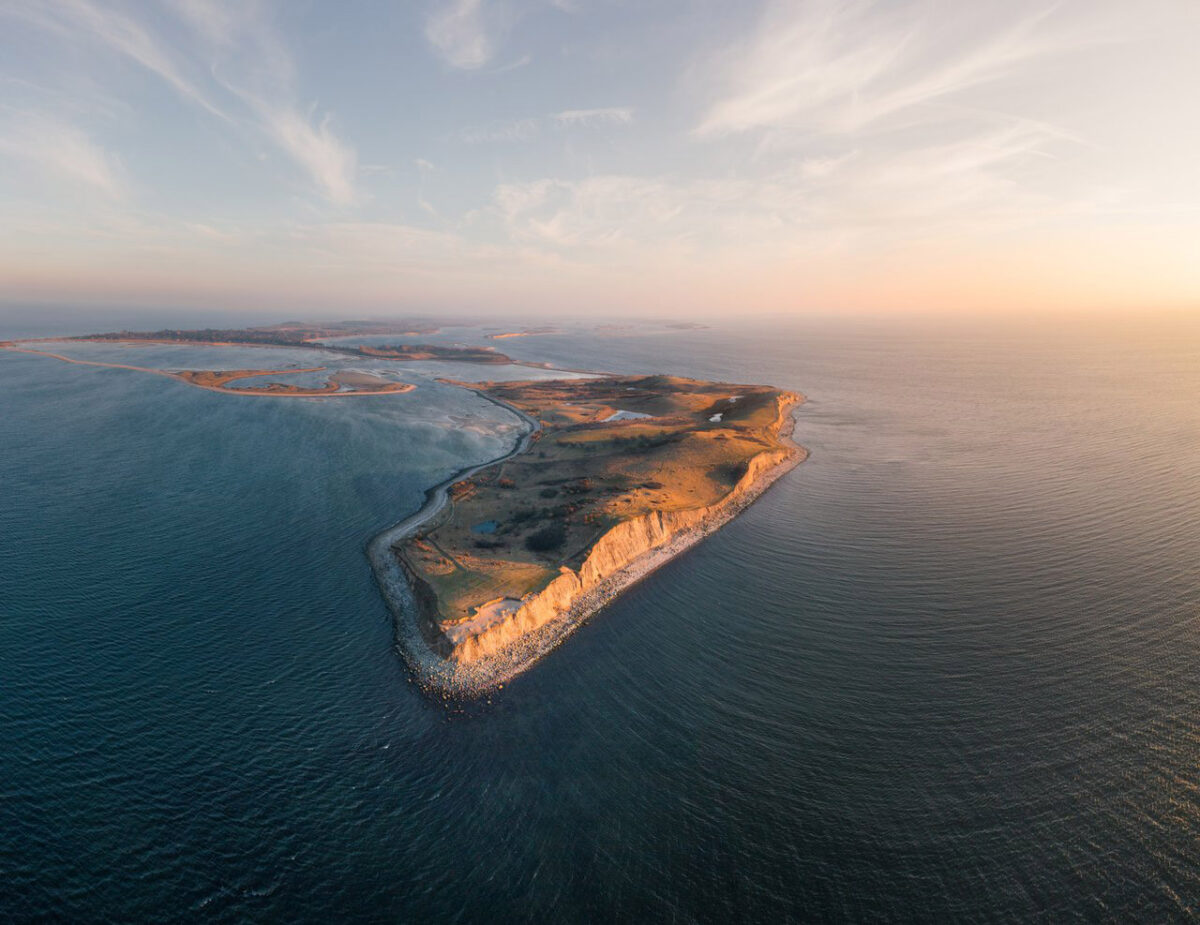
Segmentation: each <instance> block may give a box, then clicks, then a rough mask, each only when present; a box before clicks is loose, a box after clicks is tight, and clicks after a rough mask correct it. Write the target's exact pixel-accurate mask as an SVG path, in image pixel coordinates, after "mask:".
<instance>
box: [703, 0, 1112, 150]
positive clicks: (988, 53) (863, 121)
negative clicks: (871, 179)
mask: <svg viewBox="0 0 1200 925" xmlns="http://www.w3.org/2000/svg"><path fill="white" fill-rule="evenodd" d="M1054 9H1055V8H1054V7H1053V6H1049V7H1048V6H1045V5H1042V4H1038V5H1037V6H1034V7H1031V6H1030V5H1029V4H1028V3H1015V4H1013V5H1012V6H1010V7H1007V8H1004V11H1003V16H1002V17H997V16H996V15H994V13H988V12H987V11H982V12H981V10H982V8H977V7H975V6H973V5H966V4H964V5H962V6H958V7H954V8H951V9H947V8H946V7H944V6H943V5H941V4H937V3H932V2H929V0H921V2H918V3H916V4H914V5H910V6H905V7H904V8H902V9H901V8H898V7H894V6H889V5H886V4H882V3H877V2H868V0H805V2H801V3H786V4H780V3H776V4H774V5H773V6H772V7H770V8H769V10H768V11H767V13H766V14H765V15H764V16H763V18H762V20H761V21H760V23H759V25H758V27H757V29H756V30H755V31H754V33H753V34H752V35H751V36H750V38H749V39H748V40H747V41H746V42H745V43H743V44H741V45H739V46H738V47H737V48H736V49H731V50H729V51H728V53H727V55H726V59H725V62H724V64H723V67H722V68H721V71H722V73H723V75H724V76H723V79H722V84H723V86H722V90H721V92H720V94H719V96H718V98H717V99H716V100H715V101H714V102H713V103H712V104H711V105H710V106H709V107H708V108H707V111H706V112H705V114H704V116H703V118H702V119H701V121H700V123H699V124H698V126H697V127H696V133H697V134H699V135H702V136H704V135H709V136H711V135H721V134H730V133H740V132H745V131H749V130H752V129H788V130H793V131H797V132H807V133H812V132H819V133H851V132H855V131H859V130H862V129H865V128H868V127H872V126H876V125H880V124H882V123H886V122H887V121H888V120H889V119H892V118H895V117H899V116H904V117H905V118H906V120H907V121H908V122H910V123H911V121H912V119H913V117H914V114H915V113H918V111H920V110H922V109H923V108H924V109H925V112H924V118H925V119H926V120H930V119H935V118H937V115H936V114H935V113H934V112H933V111H931V110H929V108H928V107H930V106H931V105H932V104H936V103H941V102H944V101H946V100H948V99H951V98H953V97H955V96H956V95H958V94H962V93H963V92H965V91H968V90H971V89H974V88H978V87H980V86H983V85H986V84H994V83H997V82H1001V81H1004V80H1006V79H1013V78H1019V79H1021V80H1026V81H1028V80H1029V79H1030V76H1031V71H1030V67H1029V65H1030V63H1031V62H1034V61H1035V60H1038V59H1041V60H1043V61H1048V60H1050V59H1051V58H1052V56H1054V55H1057V54H1061V53H1064V52H1067V51H1069V50H1071V49H1074V48H1079V47H1082V46H1086V45H1088V44H1092V43H1095V42H1098V41H1102V40H1106V39H1111V38H1112V37H1113V35H1112V33H1111V32H1109V31H1108V30H1107V29H1106V28H1105V26H1104V24H1103V22H1102V18H1100V17H1097V18H1095V19H1094V20H1093V21H1091V22H1088V21H1086V20H1085V21H1084V22H1083V23H1081V22H1080V21H1079V18H1078V17H1077V18H1075V19H1074V20H1072V21H1071V22H1070V28H1067V27H1065V26H1060V25H1059V24H1058V23H1057V22H1055V21H1053V16H1052V14H1053V12H1054ZM998 19H999V21H997V20H998Z"/></svg>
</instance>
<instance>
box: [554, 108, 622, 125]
mask: <svg viewBox="0 0 1200 925" xmlns="http://www.w3.org/2000/svg"><path fill="white" fill-rule="evenodd" d="M550 118H551V119H553V120H554V121H555V122H557V123H558V124H559V125H565V126H573V125H591V124H594V123H610V124H616V125H629V124H630V123H631V122H633V110H632V109H631V108H629V107H627V106H610V107H607V108H605V109H565V110H563V111H562V112H556V113H555V114H554V115H553V116H551V117H550Z"/></svg>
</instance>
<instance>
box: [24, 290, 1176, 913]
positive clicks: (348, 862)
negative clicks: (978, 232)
mask: <svg viewBox="0 0 1200 925" xmlns="http://www.w3.org/2000/svg"><path fill="white" fill-rule="evenodd" d="M140 320H141V326H142V327H156V326H161V325H172V326H180V323H179V322H178V316H176V315H166V314H164V315H163V316H162V317H161V318H151V317H147V318H142V319H140ZM190 320H191V322H192V323H193V324H206V323H209V322H211V321H212V319H210V318H205V317H203V315H202V313H198V314H197V317H196V318H195V319H190ZM266 320H272V319H266ZM277 320H282V319H277ZM123 321H124V319H120V318H115V317H107V316H104V314H103V312H102V311H98V310H97V311H94V312H93V313H92V314H91V315H88V314H87V313H79V314H78V315H77V316H75V315H70V314H66V315H61V314H60V315H54V314H52V313H50V314H47V313H44V312H37V311H33V310H29V311H9V312H8V313H7V314H4V315H0V338H3V337H32V336H38V335H46V336H57V335H64V334H70V333H85V332H87V331H90V330H97V329H99V330H104V329H112V328H120V327H122V326H124V324H123V323H122V322H123ZM500 329H501V326H500V325H491V326H488V325H475V326H464V327H448V328H446V329H444V330H443V332H442V333H441V334H439V335H437V338H440V339H441V342H446V343H453V342H463V343H479V342H480V338H481V337H482V335H483V334H485V333H487V332H488V331H495V330H500ZM393 339H394V338H393ZM423 339H426V338H423ZM494 344H495V345H496V346H497V347H498V348H499V349H501V350H503V351H504V352H506V353H509V354H510V355H512V356H514V357H517V358H519V359H523V360H529V361H537V362H545V363H550V364H554V365H558V366H562V367H569V368H571V369H583V370H606V371H612V372H618V373H636V372H670V373H676V374H680V375H686V376H695V377H702V378H706V379H719V380H725V381H729V382H732V383H770V384H773V385H777V386H780V387H786V388H790V389H795V390H798V391H801V392H803V393H805V394H806V395H807V397H808V401H807V403H806V404H805V405H803V406H802V407H801V408H800V410H799V411H798V412H797V417H796V420H797V426H796V439H797V440H798V442H800V443H802V444H803V445H804V446H806V447H807V448H808V449H809V450H810V453H811V456H810V458H809V459H808V461H807V462H805V463H804V464H803V465H801V466H800V467H798V468H797V469H795V470H793V471H792V472H791V473H789V474H788V475H787V476H785V477H784V478H783V479H781V480H780V481H779V482H778V483H776V484H775V485H774V486H773V487H772V488H771V489H770V490H769V491H768V492H767V493H766V494H765V495H764V496H763V497H762V498H761V499H760V500H759V501H758V502H757V503H756V504H755V505H753V506H752V507H751V508H750V509H749V510H748V511H746V512H745V513H744V514H743V515H741V516H740V517H738V518H737V519H736V520H735V521H733V522H732V523H730V524H729V525H728V526H726V527H724V528H723V529H722V530H720V531H719V532H718V533H717V534H716V535H714V536H712V537H711V538H709V539H707V540H706V541H704V542H703V543H702V544H700V545H698V546H697V547H695V548H693V549H691V550H690V551H688V552H687V553H685V554H684V555H681V556H680V557H679V558H677V559H676V560H674V561H672V562H671V563H670V564H668V565H667V566H666V567H664V568H662V569H661V570H660V571H658V572H656V573H654V574H653V575H651V576H649V577H648V578H646V579H645V580H644V581H642V582H641V583H639V584H638V585H636V586H634V587H633V588H631V589H630V590H629V591H627V592H626V593H625V594H623V595H622V596H621V597H620V598H619V599H618V600H616V601H615V602H614V603H613V604H611V605H610V606H609V607H608V608H607V609H606V610H605V611H603V612H602V613H600V614H598V615H597V616H596V617H595V618H594V619H592V620H591V621H590V622H589V623H587V624H586V625H584V626H583V627H582V628H581V629H580V630H579V631H577V632H576V633H575V634H574V635H573V636H571V637H570V638H569V639H568V640H567V641H566V642H565V644H563V645H562V646H561V647H560V648H558V649H557V650H555V651H554V652H552V653H551V654H549V655H548V656H547V657H546V658H545V659H544V660H542V661H541V662H540V663H539V664H537V665H536V666H535V667H534V668H533V669H532V670H530V671H529V672H527V673H526V674H524V675H522V676H520V677H518V678H517V679H515V680H513V681H512V682H511V683H509V684H506V685H505V686H504V687H503V689H501V690H497V691H495V692H494V693H492V694H491V695H490V696H488V697H484V698H481V699H477V700H472V701H455V700H444V699H442V698H441V697H436V698H431V697H429V696H427V695H425V694H424V693H422V691H421V690H420V689H419V688H418V687H417V686H416V685H415V684H414V683H413V681H412V679H411V678H410V675H409V672H408V670H407V669H406V666H405V662H404V660H403V658H401V656H400V654H399V653H398V652H397V650H396V641H395V630H394V627H393V622H392V617H391V615H390V613H389V611H388V609H387V606H386V605H385V602H384V601H383V599H382V598H381V596H380V593H379V591H378V589H377V587H376V584H375V582H374V579H373V576H372V573H371V569H370V567H369V565H368V562H367V558H366V555H365V548H366V544H367V543H368V542H369V540H370V539H371V537H372V536H374V535H375V534H376V533H378V532H379V531H380V530H383V529H384V528H386V527H388V526H389V525H391V524H392V523H394V522H396V521H398V520H400V519H402V518H403V517H404V516H406V515H407V514H409V513H411V512H412V511H413V510H414V509H416V508H417V507H418V506H419V505H420V503H421V501H422V498H423V493H424V490H425V489H426V488H427V487H428V486H430V485H432V484H434V483H436V482H438V481H440V480H441V479H443V478H445V477H447V476H448V475H449V474H451V473H452V472H454V471H456V470H457V469H459V468H461V467H463V466H464V465H466V464H469V463H475V462H479V461H482V460H485V459H488V458H490V457H492V456H495V455H499V454H500V453H502V452H504V451H505V450H506V448H507V447H508V446H510V445H511V442H512V440H514V439H515V434H516V430H515V422H514V421H512V420H511V419H509V418H508V417H507V413H506V412H504V411H503V410H502V409H499V408H497V407H495V406H493V405H490V404H488V403H486V402H484V401H482V400H480V399H478V398H477V397H475V396H473V395H471V394H470V393H467V392H464V391H462V390H460V389H457V388H454V387H453V386H449V385H445V384H440V383H438V382H437V381H436V379H437V377H438V376H442V375H447V374H453V375H455V376H456V377H457V378H466V377H467V376H466V375H465V373H466V372H469V370H467V371H464V369H463V367H462V365H461V364H424V365H420V364H412V365H410V366H399V365H395V366H388V367H387V368H388V370H390V372H389V373H388V375H391V376H393V377H395V378H399V379H403V380H405V381H411V382H413V383H415V384H417V386H418V388H417V389H416V390H415V391H413V392H409V393H407V394H393V395H384V396H373V397H368V398H361V399H358V398H356V399H349V400H338V399H295V398H293V399H281V398H272V397H251V396H237V395H227V394H220V393H214V392H207V391H203V390H199V389H195V388H192V387H189V386H187V385H186V384H183V383H181V382H179V381H176V380H172V379H169V378H165V377H160V376H151V375H146V374H144V373H139V372H134V371H128V370H120V369H106V368H96V367H88V366H81V365H68V364H65V363H62V362H59V361H56V360H52V359H48V358H44V357H38V356H31V355H22V354H14V353H9V352H0V920H3V921H5V922H25V921H71V922H93V921H94V922H101V921H103V922H117V921H120V922H133V921H155V922H174V921H187V922H192V921H211V922H281V921H287V922H330V921H370V922H421V923H432V922H456V923H475V922H488V923H494V922H500V923H503V922H611V921H627V922H671V923H692V922H704V923H708V922H713V923H728V922H813V921H878V920H889V921H895V920H902V921H935V922H942V921H964V922H1008V921H1014V920H1031V919H1033V920H1048V921H1062V920H1086V921H1097V920H1120V921H1129V920H1137V921H1168V920H1185V919H1191V918H1195V917H1197V916H1200V324H1197V323H1196V322H1195V321H1192V320H1189V319H1187V318H1159V317H1149V316H1147V317H1143V318H1132V317H1131V318H1122V319H1115V318H1094V317H1093V318H1088V317H1075V318H1059V319H1050V318H1041V319H1027V320H1025V321H1022V322H1015V321H990V322H983V321H978V320H976V321H969V322H968V321H962V320H957V319H954V318H938V319H920V320H918V319H911V318H910V319H898V318H887V317H881V318H875V319H856V320H850V319H844V318H837V317H834V316H830V317H806V318H802V319H774V320H761V321H756V320H753V319H744V318H737V319H731V320H724V321H716V322H713V323H711V324H708V325H706V326H704V327H687V326H678V325H671V324H669V323H661V324H652V323H629V324H616V325H609V324H599V323H592V322H589V321H588V319H576V320H574V321H570V322H564V323H562V324H561V325H559V326H558V328H557V332H556V333H553V334H543V335H538V336H532V337H524V338H512V339H506V340H502V341H495V342H494ZM66 349H68V348H64V350H66ZM69 349H70V350H72V351H74V353H72V355H74V356H79V357H87V358H91V359H100V360H103V361H105V362H128V363H133V364H136V365H155V364H157V365H159V366H162V367H163V368H182V367H187V366H195V367H200V368H224V369H230V368H264V361H263V354H264V353H269V354H270V357H269V358H268V360H269V363H267V364H266V365H265V368H270V369H275V368H279V367H280V366H281V365H282V366H287V365H292V366H297V367H299V366H311V365H314V364H313V362H312V355H311V354H309V353H304V352H299V353H297V352H295V351H287V350H282V351H249V352H247V351H244V350H241V349H239V348H219V349H218V348H208V349H206V348H195V347H173V346H160V347H139V348H127V347H120V346H115V345H108V344H103V345H74V346H72V347H71V348H69ZM214 350H216V351H217V352H215V353H214ZM221 351H223V352H221ZM329 362H331V363H335V364H336V363H343V364H346V363H349V361H346V360H340V359H338V358H337V357H336V356H333V357H332V358H331V359H330V361H329ZM349 365H355V366H356V368H364V366H363V364H362V363H361V362H359V363H357V364H354V363H350V364H349ZM367 365H368V366H370V365H371V364H367ZM383 365H385V364H375V366H380V367H381V366H383ZM447 368H449V369H450V372H449V373H448V372H447ZM517 371H518V372H523V373H525V374H528V372H529V370H528V368H527V367H518V368H517ZM492 373H493V374H494V370H493V371H492ZM488 374H489V373H488V370H487V369H486V368H485V369H484V370H483V371H482V373H481V375H480V378H486V377H487V375H488Z"/></svg>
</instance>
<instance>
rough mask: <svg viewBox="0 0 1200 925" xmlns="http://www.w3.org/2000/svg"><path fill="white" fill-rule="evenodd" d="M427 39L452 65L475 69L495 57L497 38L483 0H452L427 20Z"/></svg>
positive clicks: (464, 68)
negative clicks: (493, 35)
mask: <svg viewBox="0 0 1200 925" xmlns="http://www.w3.org/2000/svg"><path fill="white" fill-rule="evenodd" d="M425 38H426V39H428V40H429V44H431V45H432V46H433V47H434V50H435V51H437V53H438V54H439V55H440V56H441V57H442V59H443V60H445V61H446V63H447V64H450V65H451V66H452V67H457V68H461V69H463V70H466V71H472V70H476V69H478V68H481V67H483V66H484V65H485V64H487V63H488V62H489V61H491V60H492V56H493V55H494V54H495V53H496V48H495V41H494V39H493V37H492V35H491V34H490V33H489V31H488V28H487V24H486V22H485V18H484V4H483V0H449V2H447V3H444V4H442V5H441V6H439V7H438V8H437V9H435V10H434V11H433V12H432V13H431V14H430V16H429V18H428V20H426V23H425Z"/></svg>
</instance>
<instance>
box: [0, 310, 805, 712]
mask: <svg viewBox="0 0 1200 925" xmlns="http://www.w3.org/2000/svg"><path fill="white" fill-rule="evenodd" d="M406 333H426V334H428V333H432V332H431V331H429V330H428V329H421V328H417V327H416V326H412V327H409V326H387V325H383V324H374V323H371V324H368V323H348V324H344V325H342V324H338V325H317V324H304V323H299V322H292V323H289V324H285V325H275V326H271V327H267V328H245V329H236V330H235V329H229V330H223V329H211V328H209V329H201V330H186V331H185V330H161V331H150V332H134V331H120V332H115V333H111V334H95V335H88V336H85V337H77V338H60V339H58V341H59V342H60V343H61V342H63V341H104V342H117V343H125V344H129V345H138V344H153V343H172V344H178V343H185V344H192V345H197V346H201V345H211V346H235V345H236V346H248V347H259V348H272V347H276V348H282V347H287V348H293V349H295V348H304V349H306V350H313V351H321V352H324V353H326V354H333V355H334V356H335V357H337V356H342V357H345V356H352V357H356V358H359V357H361V358H364V359H365V358H369V359H371V360H385V361H388V360H390V361H401V362H404V361H413V360H458V361H461V362H464V363H470V364H489V365H492V364H506V365H508V364H511V365H523V366H527V367H537V368H539V369H542V370H547V369H552V368H551V367H547V366H544V365H542V364H537V363H523V364H522V363H516V362H515V361H513V360H510V359H509V358H508V357H506V356H505V355H504V354H502V353H499V352H497V351H495V350H493V349H491V348H488V347H471V346H462V345H430V344H412V345H405V344H383V345H380V346H372V345H366V344H362V345H348V344H336V343H335V344H330V343H327V342H325V341H326V340H327V339H329V338H331V337H335V338H336V337H344V336H348V335H355V334H357V335H359V336H362V335H364V334H367V335H370V336H372V337H379V336H380V335H383V336H390V335H392V334H401V335H402V334H406ZM521 333H524V334H531V333H535V332H534V331H533V330H530V331H525V332H521ZM51 342H52V341H51V339H46V340H45V341H41V340H38V341H33V340H22V341H4V342H0V348H4V349H7V350H11V351H16V352H24V353H34V354H40V355H42V356H48V357H52V358H54V359H57V360H61V361H64V362H67V363H79V364H83V365H88V366H102V367H113V368H118V369H129V370H137V371H140V372H145V373H153V374H156V375H159V376H168V377H171V378H174V379H177V380H180V381H182V382H185V383H187V384H189V385H192V386H195V387H197V388H202V389H208V390H212V391H219V392H224V393H226V394H237V395H262V396H273V397H289V396H297V397H321V396H329V397H343V396H362V395H386V394H394V393H397V392H404V391H409V390H411V389H412V388H414V386H412V385H410V384H406V383H400V382H395V381H393V380H390V379H387V378H384V377H383V376H379V375H375V374H374V373H369V372H364V371H361V370H355V369H340V370H336V371H330V373H329V375H328V378H327V379H326V381H325V382H324V383H323V384H319V385H311V386H309V385H299V384H295V383H287V382H281V381H277V380H275V379H273V378H272V377H282V376H290V375H296V374H305V375H309V376H311V374H313V373H320V372H323V371H325V370H326V369H327V367H325V366H310V367H306V368H303V369H299V368H293V369H257V368H255V369H239V370H194V369H185V370H176V371H170V370H164V369H155V368H152V367H143V366H133V365H128V364H121V363H112V362H101V361H99V360H86V359H82V358H79V357H71V356H67V355H64V354H61V353H52V352H50V350H49V349H41V348H43V347H45V348H49V347H50V343H51ZM59 349H61V348H59ZM312 355H313V357H314V359H315V358H316V354H312ZM477 368H478V367H477ZM555 373H556V374H563V375H565V374H574V378H546V377H545V376H543V377H542V378H537V379H523V380H520V381H504V382H502V381H487V382H465V381H456V380H449V379H443V380H441V381H443V382H447V383H449V384H451V385H455V386H458V387H461V388H465V389H469V390H471V391H473V392H475V393H476V394H478V395H479V396H481V397H483V398H485V399H487V400H488V401H491V402H493V403H495V404H497V405H499V406H501V407H503V408H505V409H507V410H508V411H509V412H511V413H512V414H514V415H515V416H516V417H517V418H518V419H519V420H520V422H521V423H522V425H523V427H522V431H521V435H520V438H519V439H518V440H517V441H516V443H515V445H513V446H512V447H511V448H510V449H509V451H508V452H507V453H505V454H504V455H503V456H502V457H500V458H499V459H493V460H491V461H488V462H485V463H482V464H480V465H478V466H474V467H471V468H469V469H466V470H463V471H461V472H459V473H457V474H456V475H455V476H453V477H452V478H450V479H448V480H446V481H445V482H443V483H441V484H440V485H436V486H434V487H433V488H431V489H429V490H428V491H427V493H426V500H425V503H424V504H423V505H422V507H421V508H420V509H419V510H418V511H417V512H415V513H414V514H412V515H411V516H409V517H408V518H406V519H405V520H404V521H402V522H401V523H399V524H396V525H395V526H393V527H391V528H390V529H388V530H385V531H384V532H383V533H381V534H379V535H378V536H376V537H375V538H374V539H373V540H372V541H371V542H370V543H369V545H368V550H367V552H368V557H369V559H370V562H371V565H372V568H373V570H374V573H375V577H376V579H377V581H378V583H379V586H380V589H381V590H382V592H383V595H384V597H385V599H386V600H387V603H388V606H389V607H390V609H391V610H392V613H393V616H394V618H395V624H396V630H397V638H398V641H399V643H400V648H401V650H402V652H403V654H404V656H405V658H406V659H407V661H408V662H409V665H410V667H411V668H412V670H413V673H414V675H415V677H416V679H417V680H418V682H419V683H420V684H421V685H422V686H423V687H424V688H425V689H426V690H429V691H431V692H435V693H441V694H444V695H450V694H455V695H466V696H471V695H474V694H478V693H481V692H484V691H487V690H489V689H491V688H494V687H496V686H498V685H500V684H502V683H503V682H505V681H506V680H507V679H509V678H511V677H513V676H514V675H516V674H518V673H520V672H521V671H524V670H525V669H526V668H528V667H529V666H530V665H532V664H533V663H534V662H535V661H536V660H537V659H538V658H540V657H541V656H542V655H544V654H545V653H546V652H548V651H549V650H550V649H552V648H553V647H554V646H556V645H557V644H558V643H559V642H560V641H561V640H562V639H563V638H565V637H566V636H567V635H568V634H569V633H570V632H572V631H573V630H574V629H575V628H576V627H578V626H579V625H580V624H581V623H582V622H583V621H585V620H586V619H588V618H589V617H590V616H591V615H593V614H594V613H596V612H597V611H598V610H600V609H601V608H602V607H603V606H604V605H605V604H606V603H608V602H609V601H610V600H612V599H613V597H615V596H616V595H617V594H619V593H620V592H621V591H622V590H623V589H625V588H626V587H628V586H629V585H631V584H633V583H634V582H636V581H638V580H639V579H640V578H642V577H643V576H644V575H646V574H648V573H649V572H651V571H653V570H654V569H656V568H658V567H659V566H661V565H662V564H664V563H665V562H668V561H670V559H672V558H673V557H674V556H676V555H678V554H679V553H680V552H682V551H683V550H685V549H687V548H688V547H690V546H692V545H693V544H695V543H697V542H699V541H700V540H701V539H703V538H704V537H705V536H707V535H708V534H710V533H711V532H713V531H714V530H716V529H717V528H719V527H720V526H722V525H723V524H725V523H726V522H728V521H729V520H730V519H732V518H733V517H734V516H736V515H737V514H738V513H739V512H741V511H742V510H744V509H745V508H746V507H747V506H748V505H749V504H751V503H752V502H753V501H754V500H755V499H756V498H757V497H758V496H759V495H760V494H761V493H762V492H763V491H764V490H766V488H767V487H768V486H769V485H771V484H772V483H773V482H774V481H775V480H776V479H777V478H779V476H781V475H782V474H783V473H784V472H786V471H788V470H789V469H791V468H792V467H793V466H795V465H796V464H798V463H799V462H801V461H802V460H803V459H804V458H805V457H806V452H805V450H803V449H802V448H801V447H799V446H796V445H795V444H794V443H792V442H791V439H790V437H791V431H792V425H793V421H792V411H793V409H794V408H795V407H796V406H797V405H798V404H800V403H801V402H802V401H803V400H804V399H803V396H801V395H799V394H797V393H795V392H787V391H783V390H780V389H776V388H772V387H770V386H764V385H731V384H729V383H720V382H704V381H699V380H695V379H684V378H679V377H674V376H665V375H642V376H616V375H608V374H595V373H582V374H581V371H568V370H556V371H555ZM552 375H553V374H552ZM252 380H258V381H252ZM310 381H311V380H310Z"/></svg>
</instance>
